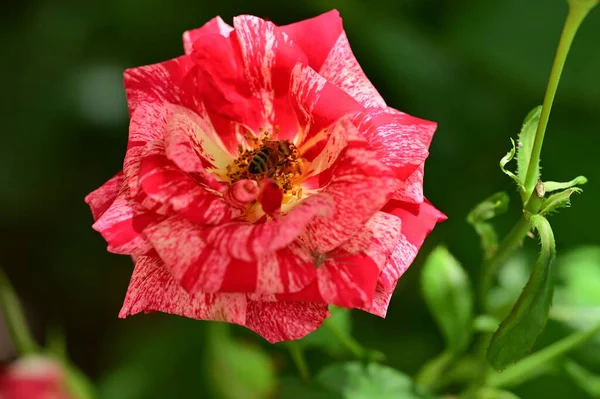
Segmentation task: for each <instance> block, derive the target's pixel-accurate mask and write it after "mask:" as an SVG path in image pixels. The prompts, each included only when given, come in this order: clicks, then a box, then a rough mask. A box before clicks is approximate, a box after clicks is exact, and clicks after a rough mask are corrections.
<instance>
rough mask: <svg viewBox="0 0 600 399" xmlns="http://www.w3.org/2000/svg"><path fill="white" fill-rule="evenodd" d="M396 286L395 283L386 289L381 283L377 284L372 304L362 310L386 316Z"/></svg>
mask: <svg viewBox="0 0 600 399" xmlns="http://www.w3.org/2000/svg"><path fill="white" fill-rule="evenodd" d="M395 288H396V285H395V284H394V286H393V287H391V288H390V289H389V290H386V289H384V288H383V286H382V285H381V284H377V287H376V288H375V295H373V301H372V302H371V305H370V306H367V307H365V308H363V309H362V310H364V311H365V312H369V313H371V314H374V315H375V316H379V317H383V318H385V316H386V315H387V310H388V307H389V306H390V301H391V300H392V294H393V292H394V289H395Z"/></svg>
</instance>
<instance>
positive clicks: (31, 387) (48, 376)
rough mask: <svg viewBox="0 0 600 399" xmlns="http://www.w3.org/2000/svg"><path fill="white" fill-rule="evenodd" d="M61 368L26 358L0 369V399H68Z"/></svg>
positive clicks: (51, 362)
mask: <svg viewBox="0 0 600 399" xmlns="http://www.w3.org/2000/svg"><path fill="white" fill-rule="evenodd" d="M69 398H70V395H68V394H67V391H66V388H65V376H64V373H63V371H62V369H61V366H60V365H59V364H58V363H57V362H55V361H54V360H52V359H49V358H46V357H43V356H41V355H29V356H25V357H22V358H20V359H18V360H16V361H15V362H14V363H12V364H10V365H8V366H6V367H5V368H3V369H0V399H69Z"/></svg>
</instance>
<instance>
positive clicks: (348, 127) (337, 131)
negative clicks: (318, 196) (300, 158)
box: [305, 117, 356, 188]
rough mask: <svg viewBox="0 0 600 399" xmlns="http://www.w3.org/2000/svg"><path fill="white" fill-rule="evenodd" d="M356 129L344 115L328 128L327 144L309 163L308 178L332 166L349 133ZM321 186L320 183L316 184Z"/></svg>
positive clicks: (306, 173) (344, 145)
mask: <svg viewBox="0 0 600 399" xmlns="http://www.w3.org/2000/svg"><path fill="white" fill-rule="evenodd" d="M355 130H356V128H355V127H354V125H353V124H352V122H351V121H350V118H349V117H343V118H342V119H340V120H339V121H338V122H337V123H336V124H335V125H334V126H332V127H331V128H330V129H328V132H327V144H326V145H325V147H324V148H323V150H322V151H321V152H320V153H319V155H317V156H316V157H315V158H314V159H313V160H312V161H311V162H310V164H309V166H308V168H307V170H306V172H305V175H306V178H310V177H312V176H315V175H318V174H320V173H322V172H324V171H326V170H328V169H329V168H331V167H332V166H333V165H334V164H335V162H336V161H337V160H338V158H339V157H340V154H341V153H342V151H343V150H344V148H346V145H347V144H348V135H349V133H352V132H354V131H355ZM315 186H316V187H315V188H317V187H320V185H319V184H316V185H315Z"/></svg>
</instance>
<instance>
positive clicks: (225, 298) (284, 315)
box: [119, 256, 329, 343]
mask: <svg viewBox="0 0 600 399" xmlns="http://www.w3.org/2000/svg"><path fill="white" fill-rule="evenodd" d="M155 311H159V312H165V313H172V314H177V315H181V316H185V317H190V318H194V319H201V320H218V321H226V322H229V323H235V324H239V325H242V326H246V327H248V328H250V329H251V330H253V331H256V332H257V333H258V334H260V335H261V336H263V337H264V338H266V339H267V340H269V341H270V342H273V343H274V342H278V341H282V340H290V339H298V338H302V337H303V336H304V335H306V334H308V333H310V332H312V331H314V330H316V329H317V328H318V327H319V326H320V325H321V323H322V322H323V320H324V319H325V318H326V317H327V316H328V315H329V312H328V311H327V305H324V304H310V303H304V304H300V303H274V302H256V301H251V300H248V298H247V297H246V295H244V294H196V295H190V294H188V293H187V292H185V291H184V290H183V289H182V288H181V287H180V286H179V285H178V283H177V281H176V280H175V279H174V278H173V277H172V276H171V274H170V272H169V271H168V270H167V268H166V267H165V266H164V265H163V264H162V262H161V261H160V259H158V258H154V257H146V256H142V257H140V258H138V260H137V262H136V267H135V270H134V273H133V276H132V278H131V283H130V285H129V289H128V291H127V296H126V298H125V303H124V305H123V308H122V309H121V312H120V314H119V317H123V318H124V317H127V316H128V315H131V314H136V313H139V312H146V313H148V312H155Z"/></svg>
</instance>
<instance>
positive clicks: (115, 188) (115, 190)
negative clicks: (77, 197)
mask: <svg viewBox="0 0 600 399" xmlns="http://www.w3.org/2000/svg"><path fill="white" fill-rule="evenodd" d="M123 181H124V178H123V172H122V171H121V172H119V173H117V174H116V175H115V176H113V177H112V178H111V179H110V180H109V181H107V182H106V183H104V184H103V185H101V186H100V187H99V188H97V189H96V190H94V191H92V192H91V193H89V194H88V195H87V196H86V197H85V203H86V204H88V205H89V206H90V209H91V210H92V215H93V217H94V221H96V220H98V218H99V217H100V216H102V214H103V213H104V212H106V210H107V209H108V207H109V206H110V205H111V204H112V203H113V202H114V201H115V199H116V198H117V195H118V194H119V191H120V189H121V186H122V185H123Z"/></svg>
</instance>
